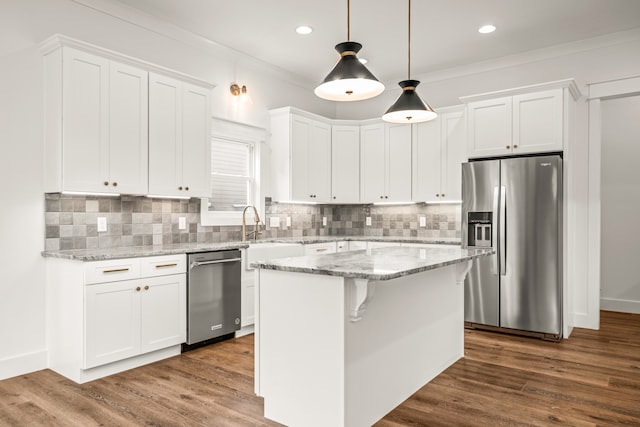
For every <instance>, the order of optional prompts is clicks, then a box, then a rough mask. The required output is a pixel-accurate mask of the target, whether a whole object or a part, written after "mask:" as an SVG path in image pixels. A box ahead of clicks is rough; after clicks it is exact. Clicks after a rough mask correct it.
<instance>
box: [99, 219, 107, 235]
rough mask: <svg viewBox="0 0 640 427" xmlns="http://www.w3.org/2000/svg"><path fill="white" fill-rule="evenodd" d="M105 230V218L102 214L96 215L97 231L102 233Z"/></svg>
mask: <svg viewBox="0 0 640 427" xmlns="http://www.w3.org/2000/svg"><path fill="white" fill-rule="evenodd" d="M105 231H107V218H106V217H104V216H99V217H98V233H104V232H105Z"/></svg>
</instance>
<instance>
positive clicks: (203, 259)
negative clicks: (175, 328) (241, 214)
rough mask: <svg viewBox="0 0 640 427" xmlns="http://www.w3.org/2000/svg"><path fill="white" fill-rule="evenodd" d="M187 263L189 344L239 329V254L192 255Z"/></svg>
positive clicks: (231, 251)
mask: <svg viewBox="0 0 640 427" xmlns="http://www.w3.org/2000/svg"><path fill="white" fill-rule="evenodd" d="M187 262H188V266H189V270H188V275H187V345H193V344H198V343H200V344H205V343H206V342H208V341H211V342H213V341H214V340H213V339H216V338H220V337H223V336H225V335H229V334H232V333H233V332H235V331H237V330H238V329H240V286H241V280H240V274H241V256H240V251H239V250H227V251H216V252H199V253H191V254H188V255H187ZM183 350H184V348H183Z"/></svg>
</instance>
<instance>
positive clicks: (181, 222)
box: [178, 216, 187, 230]
mask: <svg viewBox="0 0 640 427" xmlns="http://www.w3.org/2000/svg"><path fill="white" fill-rule="evenodd" d="M186 229H187V218H186V217H184V216H181V217H179V218H178V230H186Z"/></svg>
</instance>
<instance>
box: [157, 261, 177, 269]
mask: <svg viewBox="0 0 640 427" xmlns="http://www.w3.org/2000/svg"><path fill="white" fill-rule="evenodd" d="M177 266H178V264H177V263H175V262H174V263H173V264H158V265H156V268H166V267H177Z"/></svg>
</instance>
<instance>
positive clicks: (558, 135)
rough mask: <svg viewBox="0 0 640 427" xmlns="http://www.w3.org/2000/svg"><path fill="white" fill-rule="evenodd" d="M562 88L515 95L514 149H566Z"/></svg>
mask: <svg viewBox="0 0 640 427" xmlns="http://www.w3.org/2000/svg"><path fill="white" fill-rule="evenodd" d="M562 112H563V108H562V89H554V90H548V91H544V92H536V93H528V94H524V95H515V96H514V97H513V152H514V153H536V152H545V151H562V148H563V147H562V145H563V144H562V141H563V128H562V123H563V115H562Z"/></svg>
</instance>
